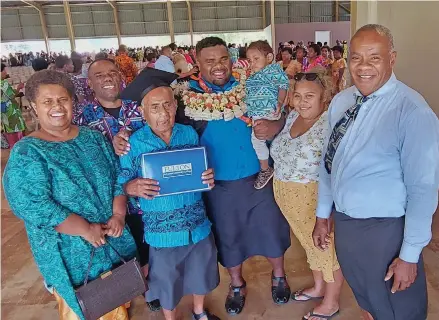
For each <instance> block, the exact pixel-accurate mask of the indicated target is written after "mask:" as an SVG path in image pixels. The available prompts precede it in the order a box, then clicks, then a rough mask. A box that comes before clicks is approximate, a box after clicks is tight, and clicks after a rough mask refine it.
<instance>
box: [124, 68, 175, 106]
mask: <svg viewBox="0 0 439 320" xmlns="http://www.w3.org/2000/svg"><path fill="white" fill-rule="evenodd" d="M176 79H178V74H175V73H169V72H165V71H161V70H157V69H153V68H145V69H143V71H142V72H140V73H139V74H138V75H137V77H135V78H134V80H133V81H132V82H131V83H130V84H129V85H128V86H127V87H126V88H125V89H124V90H123V91H122V92H121V94H120V98H121V99H124V100H132V101H138V102H140V101H142V99H143V97H144V96H146V94H147V93H148V92H150V91H152V90H154V89H156V88H160V87H170V86H171V83H172V82H174V81H175V80H176Z"/></svg>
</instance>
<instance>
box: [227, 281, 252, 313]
mask: <svg viewBox="0 0 439 320" xmlns="http://www.w3.org/2000/svg"><path fill="white" fill-rule="evenodd" d="M246 287H247V283H246V282H245V281H244V283H243V284H242V286H239V287H234V286H232V285H230V289H232V292H233V296H232V297H231V296H229V295H227V299H226V304H225V307H226V311H227V313H228V314H230V315H231V316H236V315H238V314H240V313H241V311H242V309H244V305H245V295H241V289H245V288H246Z"/></svg>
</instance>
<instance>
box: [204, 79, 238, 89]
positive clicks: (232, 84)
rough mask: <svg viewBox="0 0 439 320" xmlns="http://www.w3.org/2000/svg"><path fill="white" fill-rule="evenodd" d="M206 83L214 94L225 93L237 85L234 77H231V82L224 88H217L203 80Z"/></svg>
mask: <svg viewBox="0 0 439 320" xmlns="http://www.w3.org/2000/svg"><path fill="white" fill-rule="evenodd" d="M202 79H203V81H204V83H205V84H206V85H207V86H208V87H209V88H210V89H212V91H213V92H224V91H227V90H230V89H231V88H233V87H234V86H235V84H236V83H237V81H236V79H235V78H234V77H233V76H230V79H229V81H227V82H226V83H225V84H224V85H223V86H217V85H215V84H213V83H210V82H208V81H207V80H206V79H204V78H202Z"/></svg>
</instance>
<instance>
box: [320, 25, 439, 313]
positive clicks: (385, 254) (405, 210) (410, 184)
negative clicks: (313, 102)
mask: <svg viewBox="0 0 439 320" xmlns="http://www.w3.org/2000/svg"><path fill="white" fill-rule="evenodd" d="M395 60H396V52H395V50H394V45H393V37H392V34H391V32H390V30H389V29H387V28H386V27H383V26H380V25H366V26H364V27H362V28H360V29H359V30H358V31H357V32H356V34H355V35H354V37H353V38H352V40H351V45H350V54H349V71H350V73H351V77H352V82H353V84H354V86H353V87H351V88H348V89H346V90H344V91H342V92H340V93H339V94H338V95H337V96H335V97H334V99H333V100H332V102H331V105H330V107H329V111H328V119H329V125H330V130H331V132H332V133H331V136H330V138H329V142H328V147H327V150H326V153H325V155H324V157H323V161H322V166H321V168H320V172H319V195H318V207H317V213H316V214H317V221H316V225H315V228H314V232H313V238H314V244H315V245H316V246H317V247H318V248H320V249H322V250H325V249H326V248H327V243H328V241H331V239H330V238H329V228H330V221H329V220H328V218H329V216H330V214H331V211H332V210H333V204H335V212H334V222H335V223H334V225H335V247H336V252H337V257H338V260H339V263H340V266H341V269H342V272H343V275H344V276H345V278H346V281H347V282H348V284H349V286H350V287H351V288H352V291H353V292H354V295H355V297H356V299H357V302H358V304H359V305H360V306H361V307H362V308H363V309H364V310H366V311H367V312H368V314H367V318H366V319H374V320H425V319H426V318H427V306H428V301H427V287H426V280H425V272H424V264H423V261H422V249H423V248H424V247H425V246H426V245H427V244H428V242H429V241H430V239H431V223H432V216H433V214H434V212H435V210H436V208H437V205H438V188H439V120H438V118H437V116H436V115H435V114H434V112H433V111H432V110H431V108H430V107H429V106H428V104H427V102H426V101H425V100H424V99H423V98H422V96H421V95H420V94H419V93H417V92H416V91H415V90H413V89H411V88H410V87H408V86H406V85H405V84H404V83H402V82H401V81H399V80H398V79H397V78H396V76H395V74H394V73H393V66H394V64H395Z"/></svg>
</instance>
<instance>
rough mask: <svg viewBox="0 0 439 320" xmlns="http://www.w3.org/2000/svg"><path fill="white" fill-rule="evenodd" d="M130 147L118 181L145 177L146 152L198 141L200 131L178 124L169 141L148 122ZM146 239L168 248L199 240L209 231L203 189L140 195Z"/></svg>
mask: <svg viewBox="0 0 439 320" xmlns="http://www.w3.org/2000/svg"><path fill="white" fill-rule="evenodd" d="M130 145H131V150H130V151H129V152H128V154H127V155H125V156H122V157H120V164H121V169H122V171H121V174H120V176H119V179H118V182H119V183H121V184H125V183H127V182H129V181H131V180H133V179H136V178H141V177H142V169H141V165H140V164H141V155H142V154H143V153H149V152H155V151H161V150H172V149H176V148H183V147H190V146H197V145H198V135H197V133H196V132H195V130H194V129H193V128H192V127H190V126H184V125H181V124H177V123H176V124H175V125H174V128H173V130H172V136H171V142H170V143H169V145H166V143H165V142H164V141H163V140H162V139H160V138H159V137H157V136H156V135H155V134H154V133H153V132H152V130H151V128H150V127H149V126H148V125H145V126H144V127H143V128H141V129H139V130H137V131H136V132H135V133H133V134H132V136H131V137H130ZM139 203H140V209H141V210H142V212H143V214H142V220H143V222H144V229H145V241H146V242H147V243H148V244H150V245H151V246H153V247H156V248H164V247H166V248H169V247H179V246H185V245H188V244H192V243H198V242H199V241H201V240H203V239H205V238H206V237H207V236H208V235H209V234H210V227H211V223H210V221H209V220H208V218H207V216H206V210H205V207H204V203H203V201H202V199H201V192H189V193H182V194H175V195H168V196H163V197H158V198H154V199H152V200H148V199H144V198H139Z"/></svg>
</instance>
